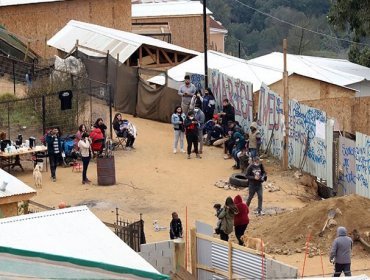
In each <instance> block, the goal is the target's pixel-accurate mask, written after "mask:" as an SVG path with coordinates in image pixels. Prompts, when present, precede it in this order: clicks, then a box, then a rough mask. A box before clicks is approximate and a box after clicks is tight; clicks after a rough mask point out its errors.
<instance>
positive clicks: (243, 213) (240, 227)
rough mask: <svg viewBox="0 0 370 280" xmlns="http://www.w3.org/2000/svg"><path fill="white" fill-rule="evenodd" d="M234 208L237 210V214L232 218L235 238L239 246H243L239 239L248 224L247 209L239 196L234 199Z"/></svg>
mask: <svg viewBox="0 0 370 280" xmlns="http://www.w3.org/2000/svg"><path fill="white" fill-rule="evenodd" d="M234 203H235V206H236V207H237V208H238V210H239V213H238V214H236V215H235V216H234V227H235V236H236V238H237V239H238V241H239V245H243V241H242V240H241V239H240V238H241V237H242V236H243V235H244V232H245V230H246V229H247V226H248V224H249V217H248V214H249V208H248V206H247V204H245V202H243V199H242V197H241V196H240V195H237V196H236V197H235V198H234Z"/></svg>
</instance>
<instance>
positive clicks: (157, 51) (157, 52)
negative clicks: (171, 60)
mask: <svg viewBox="0 0 370 280" xmlns="http://www.w3.org/2000/svg"><path fill="white" fill-rule="evenodd" d="M156 54H157V61H156V63H157V65H159V49H157V50H156Z"/></svg>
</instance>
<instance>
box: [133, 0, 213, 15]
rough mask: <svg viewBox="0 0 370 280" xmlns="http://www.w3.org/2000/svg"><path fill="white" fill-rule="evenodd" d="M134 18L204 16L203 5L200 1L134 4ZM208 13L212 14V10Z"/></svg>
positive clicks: (207, 11)
mask: <svg viewBox="0 0 370 280" xmlns="http://www.w3.org/2000/svg"><path fill="white" fill-rule="evenodd" d="M131 7H132V9H131V13H132V17H133V18H140V17H160V16H189V15H203V4H202V3H200V1H172V2H162V3H145V4H144V3H143V4H132V6H131ZM206 13H207V14H208V15H209V14H212V12H211V11H210V10H208V9H207V10H206Z"/></svg>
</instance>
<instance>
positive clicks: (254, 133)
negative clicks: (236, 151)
mask: <svg viewBox="0 0 370 280" xmlns="http://www.w3.org/2000/svg"><path fill="white" fill-rule="evenodd" d="M250 130H251V133H250V134H249V144H248V147H249V153H250V156H251V158H254V157H256V156H258V150H259V147H260V145H261V135H260V133H259V132H258V130H257V123H256V122H252V124H251V126H250Z"/></svg>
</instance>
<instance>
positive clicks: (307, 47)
mask: <svg viewBox="0 0 370 280" xmlns="http://www.w3.org/2000/svg"><path fill="white" fill-rule="evenodd" d="M347 1H349V0H347ZM356 1H357V0H352V1H350V2H356ZM207 7H208V8H209V9H210V10H211V11H212V12H213V15H214V17H215V18H216V19H217V20H219V21H220V22H221V23H222V24H223V25H224V26H225V27H226V29H228V31H229V33H228V35H227V38H226V53H229V54H232V55H234V56H238V52H239V50H238V47H239V42H240V47H241V51H240V56H241V57H242V58H253V57H256V56H259V55H264V54H267V53H270V52H273V51H280V52H281V51H282V42H283V39H284V38H287V39H288V51H289V53H292V54H302V55H315V56H326V57H341V58H346V57H347V52H348V47H349V43H348V42H345V41H340V40H336V39H335V38H329V37H325V36H321V35H318V34H315V33H313V32H309V31H307V30H313V31H315V32H317V33H325V34H328V35H330V36H333V37H341V38H343V37H344V38H346V39H349V40H350V39H351V38H350V37H349V36H348V35H346V34H348V32H345V31H344V33H336V32H339V31H334V29H333V28H332V26H331V25H330V24H329V23H328V20H327V15H328V13H329V10H330V2H329V1H328V0H299V1H291V0H208V1H207ZM263 13H265V14H263ZM266 14H269V15H271V16H267V15H266ZM367 14H368V13H367ZM354 15H355V14H354ZM273 17H275V18H277V19H278V20H277V19H275V18H273ZM296 26H300V27H303V28H304V29H302V28H299V27H296ZM340 32H342V31H340Z"/></svg>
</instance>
